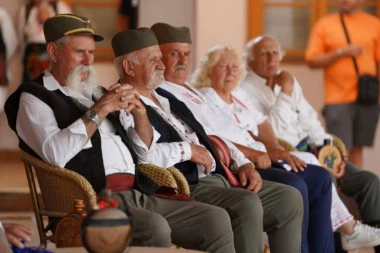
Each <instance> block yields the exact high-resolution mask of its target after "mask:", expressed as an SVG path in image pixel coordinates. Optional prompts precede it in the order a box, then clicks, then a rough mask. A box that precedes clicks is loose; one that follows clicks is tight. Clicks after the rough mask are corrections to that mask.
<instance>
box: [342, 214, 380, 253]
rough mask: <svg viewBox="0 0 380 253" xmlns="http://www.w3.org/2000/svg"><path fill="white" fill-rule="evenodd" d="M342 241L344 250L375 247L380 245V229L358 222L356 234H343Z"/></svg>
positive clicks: (355, 229)
mask: <svg viewBox="0 0 380 253" xmlns="http://www.w3.org/2000/svg"><path fill="white" fill-rule="evenodd" d="M341 239H342V248H343V249H344V250H351V249H360V248H366V247H374V246H377V245H379V244H380V229H378V228H374V227H371V226H368V225H365V224H362V223H361V222H360V221H356V225H355V228H354V232H353V233H352V234H350V235H343V234H341Z"/></svg>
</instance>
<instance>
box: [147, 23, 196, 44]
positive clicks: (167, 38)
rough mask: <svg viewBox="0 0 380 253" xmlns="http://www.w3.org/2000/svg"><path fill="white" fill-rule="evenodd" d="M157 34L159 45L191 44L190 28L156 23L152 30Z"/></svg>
mask: <svg viewBox="0 0 380 253" xmlns="http://www.w3.org/2000/svg"><path fill="white" fill-rule="evenodd" d="M150 29H152V31H153V32H154V33H155V34H156V37H157V40H158V43H159V44H165V43H188V44H191V36H190V29H189V28H188V27H185V26H183V27H174V26H171V25H169V24H166V23H156V24H154V25H152V27H151V28H150Z"/></svg>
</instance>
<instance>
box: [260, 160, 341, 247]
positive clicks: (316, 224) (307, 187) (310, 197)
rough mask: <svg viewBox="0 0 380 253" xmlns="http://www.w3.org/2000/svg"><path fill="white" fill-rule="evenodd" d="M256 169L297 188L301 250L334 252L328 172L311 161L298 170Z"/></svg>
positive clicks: (268, 178)
mask: <svg viewBox="0 0 380 253" xmlns="http://www.w3.org/2000/svg"><path fill="white" fill-rule="evenodd" d="M258 172H259V173H260V175H261V177H262V179H264V180H268V181H274V182H278V183H283V184H286V185H290V186H293V187H295V188H296V189H298V190H299V191H300V193H301V195H302V198H303V202H304V204H303V205H304V217H303V221H302V253H308V252H310V253H332V252H334V237H333V232H332V224H331V177H330V174H329V172H328V171H326V170H325V169H323V168H322V167H319V166H316V165H311V164H308V165H307V168H306V169H305V171H303V172H298V173H294V172H287V171H285V170H284V169H278V168H274V167H271V168H268V169H266V170H260V169H259V170H258Z"/></svg>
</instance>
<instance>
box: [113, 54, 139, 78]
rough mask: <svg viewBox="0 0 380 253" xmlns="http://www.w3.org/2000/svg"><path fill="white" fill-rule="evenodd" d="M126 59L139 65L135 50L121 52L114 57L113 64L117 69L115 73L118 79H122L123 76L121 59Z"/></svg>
mask: <svg viewBox="0 0 380 253" xmlns="http://www.w3.org/2000/svg"><path fill="white" fill-rule="evenodd" d="M124 60H127V61H130V62H132V63H133V64H135V65H139V64H140V61H139V58H138V57H137V54H136V51H134V52H131V53H128V54H123V55H120V56H118V57H116V58H115V60H114V61H113V62H114V65H115V68H116V71H117V74H118V75H119V78H120V79H124V77H125V70H124V66H123V61H124Z"/></svg>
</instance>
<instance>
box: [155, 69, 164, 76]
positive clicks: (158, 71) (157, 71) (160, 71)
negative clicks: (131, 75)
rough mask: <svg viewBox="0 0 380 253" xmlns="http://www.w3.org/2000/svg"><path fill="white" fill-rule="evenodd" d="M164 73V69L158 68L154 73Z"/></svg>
mask: <svg viewBox="0 0 380 253" xmlns="http://www.w3.org/2000/svg"><path fill="white" fill-rule="evenodd" d="M163 74H164V70H163V69H156V70H155V71H154V72H153V75H154V76H155V75H163Z"/></svg>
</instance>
